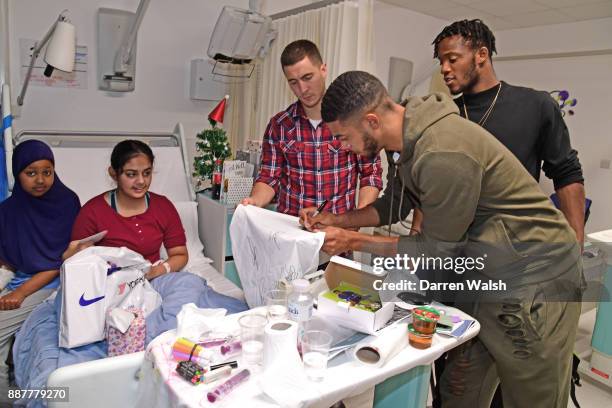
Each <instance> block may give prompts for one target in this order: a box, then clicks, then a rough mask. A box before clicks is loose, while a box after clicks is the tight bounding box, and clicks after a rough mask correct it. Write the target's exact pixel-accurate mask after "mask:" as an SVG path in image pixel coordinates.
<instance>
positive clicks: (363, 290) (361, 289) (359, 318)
mask: <svg viewBox="0 0 612 408" xmlns="http://www.w3.org/2000/svg"><path fill="white" fill-rule="evenodd" d="M324 276H325V282H326V283H327V287H328V288H330V290H329V291H325V292H323V293H321V294H319V297H318V309H317V310H318V312H319V313H320V314H321V315H323V316H325V318H326V319H328V320H330V321H334V322H336V323H337V324H338V325H340V326H343V327H348V328H350V329H354V330H357V331H360V332H363V333H368V334H374V333H376V331H377V330H379V329H381V328H383V327H384V326H385V325H386V324H387V322H388V321H389V320H390V319H391V318H392V317H393V309H394V307H395V305H394V304H393V303H392V302H386V303H384V302H380V297H379V296H378V291H376V290H375V289H374V287H375V285H374V282H375V281H377V280H381V281H382V279H384V277H385V275H384V273H383V274H377V273H375V272H374V271H373V269H372V267H370V266H369V265H364V264H361V263H359V262H355V261H351V260H349V259H345V258H341V257H338V256H334V257H332V258H331V260H330V261H329V264H328V265H327V268H325V275H324Z"/></svg>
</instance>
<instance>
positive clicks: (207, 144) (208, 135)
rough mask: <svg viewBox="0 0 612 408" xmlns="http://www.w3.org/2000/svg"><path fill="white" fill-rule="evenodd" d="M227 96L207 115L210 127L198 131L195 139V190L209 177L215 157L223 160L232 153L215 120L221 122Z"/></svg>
mask: <svg viewBox="0 0 612 408" xmlns="http://www.w3.org/2000/svg"><path fill="white" fill-rule="evenodd" d="M228 98H229V96H228V95H225V98H223V99H222V100H221V102H219V104H218V105H217V106H216V107H215V109H213V110H212V112H210V114H209V115H208V121H209V122H210V125H211V127H212V129H206V130H203V131H202V132H200V133H198V136H197V138H198V140H197V141H196V151H197V152H198V155H196V157H195V158H194V163H193V169H194V173H193V176H194V177H195V178H196V180H197V183H196V190H200V189H201V188H202V186H203V184H204V182H205V181H207V180H209V179H210V178H211V176H212V173H213V169H214V167H215V161H216V160H217V159H222V160H224V159H226V158H228V157H230V156H231V155H232V149H231V148H230V145H229V142H228V141H227V135H226V133H225V130H223V129H221V128H218V127H217V122H219V123H223V116H224V115H225V105H226V103H227V99H228Z"/></svg>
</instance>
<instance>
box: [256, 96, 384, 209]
mask: <svg viewBox="0 0 612 408" xmlns="http://www.w3.org/2000/svg"><path fill="white" fill-rule="evenodd" d="M257 181H258V182H261V183H265V184H267V185H269V186H270V187H272V188H273V189H274V190H275V192H276V196H277V198H278V207H277V211H279V212H282V213H285V214H290V215H298V212H299V211H300V210H301V209H302V208H306V207H316V206H319V205H320V204H321V203H323V201H325V200H328V201H329V202H328V203H327V205H326V206H325V210H326V211H330V212H333V213H335V214H342V213H345V212H347V211H350V210H352V209H354V208H355V207H356V203H355V195H356V192H357V189H358V188H361V187H366V186H372V187H376V188H378V189H379V190H380V189H382V166H381V163H380V156H378V155H376V157H375V158H373V159H368V158H366V157H363V156H359V155H356V154H354V153H352V152H350V151H348V150H344V149H342V147H341V143H340V141H339V140H337V139H334V137H333V135H332V133H331V131H330V130H329V127H327V125H326V124H325V123H323V122H321V123H320V124H319V126H317V128H316V129H314V128H313V126H312V124H311V123H310V121H309V120H308V118H307V117H306V114H305V112H304V108H303V107H302V104H301V103H299V102H296V103H294V104H291V105H289V107H288V108H287V109H286V110H285V111H282V112H279V113H278V114H276V115H275V116H274V117H272V119H270V123H269V124H268V127H267V129H266V133H265V135H264V140H263V147H262V156H261V167H260V170H259V176H258V177H257Z"/></svg>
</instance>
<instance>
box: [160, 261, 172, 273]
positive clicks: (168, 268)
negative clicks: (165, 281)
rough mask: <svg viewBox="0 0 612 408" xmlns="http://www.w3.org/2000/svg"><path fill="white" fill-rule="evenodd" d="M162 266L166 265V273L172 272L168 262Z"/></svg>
mask: <svg viewBox="0 0 612 408" xmlns="http://www.w3.org/2000/svg"><path fill="white" fill-rule="evenodd" d="M162 265H164V269H165V270H166V273H170V272H172V268H171V267H170V264H169V263H168V262H164V263H162Z"/></svg>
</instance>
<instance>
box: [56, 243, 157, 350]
mask: <svg viewBox="0 0 612 408" xmlns="http://www.w3.org/2000/svg"><path fill="white" fill-rule="evenodd" d="M149 268H150V264H149V263H148V262H147V261H146V260H145V259H144V258H143V257H142V256H141V255H140V254H138V253H136V252H134V251H132V250H129V249H127V248H125V247H122V248H113V247H98V246H94V247H89V248H87V249H85V250H83V251H81V252H79V253H77V254H76V255H74V256H72V257H70V258H69V259H67V260H66V261H65V262H64V264H63V265H62V267H61V270H60V279H61V285H62V292H61V296H62V298H61V299H62V302H61V303H62V305H61V313H60V331H59V345H60V347H67V348H73V347H78V346H82V345H85V344H89V343H93V342H96V341H100V340H103V339H104V338H105V321H106V312H107V310H109V309H112V308H116V307H120V308H123V309H128V308H130V307H134V308H138V309H141V310H142V311H143V317H146V316H147V315H148V314H149V313H151V312H152V311H153V310H154V309H155V308H157V307H158V306H159V305H161V297H160V296H159V294H158V293H157V292H156V291H155V289H153V287H152V286H151V284H150V283H149V281H147V279H146V278H145V273H146V272H147V271H148V270H149Z"/></svg>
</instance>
